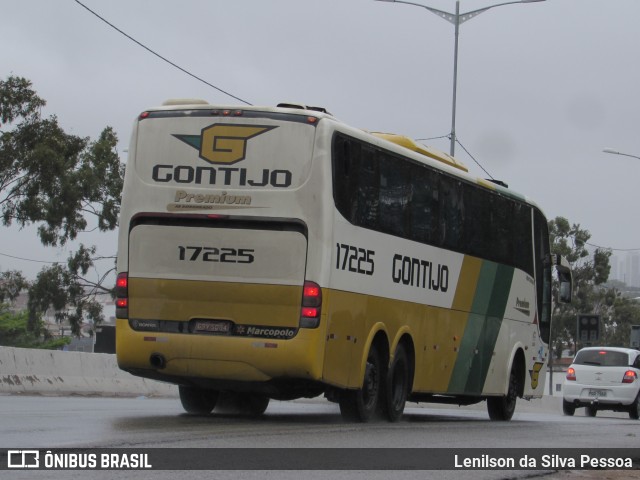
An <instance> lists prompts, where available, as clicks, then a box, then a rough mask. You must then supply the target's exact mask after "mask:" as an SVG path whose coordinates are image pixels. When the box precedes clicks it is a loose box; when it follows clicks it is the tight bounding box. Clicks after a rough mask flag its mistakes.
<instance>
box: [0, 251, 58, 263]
mask: <svg viewBox="0 0 640 480" xmlns="http://www.w3.org/2000/svg"><path fill="white" fill-rule="evenodd" d="M0 256H3V257H8V258H15V259H16V260H24V261H25V262H35V263H50V264H55V263H60V262H49V261H47V260H34V259H32V258H24V257H16V256H14V255H8V254H6V253H0Z"/></svg>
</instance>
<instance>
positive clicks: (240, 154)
mask: <svg viewBox="0 0 640 480" xmlns="http://www.w3.org/2000/svg"><path fill="white" fill-rule="evenodd" d="M274 128H277V126H268V125H232V124H225V123H216V124H213V125H209V126H208V127H205V128H203V129H202V132H201V133H200V135H176V134H174V135H173V136H174V137H176V138H177V139H178V140H182V141H183V142H184V143H186V144H187V145H189V146H191V147H193V148H196V149H198V150H199V151H200V158H202V159H203V160H206V161H207V162H209V163H215V164H224V165H231V164H232V163H236V162H239V161H240V160H244V159H245V157H246V154H247V141H248V140H249V139H251V138H254V137H257V136H258V135H262V134H263V133H265V132H268V131H269V130H273V129H274Z"/></svg>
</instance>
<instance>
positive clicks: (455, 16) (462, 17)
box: [376, 0, 545, 157]
mask: <svg viewBox="0 0 640 480" xmlns="http://www.w3.org/2000/svg"><path fill="white" fill-rule="evenodd" d="M376 1H377V2H389V3H404V4H406V5H414V6H416V7H422V8H426V9H427V10H429V11H430V12H431V13H434V14H436V15H437V16H439V17H440V18H443V19H444V20H446V21H447V22H449V23H452V24H453V25H454V26H455V43H454V50H453V102H452V105H451V134H450V140H451V146H450V149H449V154H450V155H451V156H452V157H453V154H454V153H455V146H456V92H457V88H458V33H459V31H460V25H461V24H463V23H464V22H466V21H468V20H471V19H472V18H474V17H477V16H478V15H480V14H481V13H483V12H486V11H487V10H489V9H491V8H495V7H501V6H502V5H511V4H514V3H534V2H544V1H545V0H518V1H512V2H504V3H497V4H495V5H489V6H488V7H483V8H479V9H477V10H471V11H469V12H464V13H460V0H456V13H449V12H445V11H443V10H438V9H437V8H433V7H428V6H427V5H421V4H419V3H413V2H405V1H404V0H376Z"/></svg>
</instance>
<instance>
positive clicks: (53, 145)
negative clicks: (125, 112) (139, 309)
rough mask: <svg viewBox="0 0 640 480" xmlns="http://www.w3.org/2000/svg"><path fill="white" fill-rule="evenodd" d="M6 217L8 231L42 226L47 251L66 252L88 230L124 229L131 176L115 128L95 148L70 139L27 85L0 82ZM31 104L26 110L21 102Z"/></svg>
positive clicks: (1, 199)
mask: <svg viewBox="0 0 640 480" xmlns="http://www.w3.org/2000/svg"><path fill="white" fill-rule="evenodd" d="M0 92H1V93H0V95H1V97H0V98H1V99H2V104H1V105H0V112H1V114H2V119H3V123H6V122H10V123H12V124H13V128H11V129H9V130H3V131H2V132H1V135H0V212H1V213H2V221H3V223H4V225H7V226H8V225H11V224H12V223H13V222H15V223H17V224H18V225H20V226H25V225H27V224H33V223H38V224H39V227H38V234H39V236H40V239H41V241H42V243H43V244H45V245H54V246H55V245H64V244H65V243H66V242H67V241H68V240H73V239H75V238H76V237H77V235H78V233H79V232H81V231H83V230H84V229H86V228H87V225H88V219H87V215H89V216H92V217H95V218H96V220H97V224H98V228H99V229H100V230H101V231H107V230H113V229H114V228H115V227H116V226H117V219H118V213H119V211H120V190H121V188H122V178H123V174H124V171H123V170H124V169H123V166H122V165H121V164H120V162H119V159H118V155H117V153H116V152H115V147H116V143H117V137H116V135H115V133H114V131H113V129H111V128H110V127H107V128H105V129H104V130H103V132H102V133H101V134H100V137H99V138H98V140H96V141H95V142H90V141H89V139H88V138H81V137H78V136H76V135H70V134H67V133H65V132H64V130H63V129H62V128H61V127H60V125H59V124H58V120H57V118H56V117H55V116H51V117H49V118H46V119H43V118H40V114H39V108H40V107H42V106H43V105H44V104H45V102H44V100H42V99H41V98H39V97H38V96H37V94H36V93H35V92H34V91H32V90H31V83H30V82H28V81H27V80H25V79H21V78H17V77H9V78H8V79H7V80H6V81H0ZM21 102H26V103H21Z"/></svg>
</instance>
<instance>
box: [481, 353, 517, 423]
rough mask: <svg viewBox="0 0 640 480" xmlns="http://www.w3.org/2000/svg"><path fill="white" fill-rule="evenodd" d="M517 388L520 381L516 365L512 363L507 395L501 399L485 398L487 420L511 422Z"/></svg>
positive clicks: (514, 409)
mask: <svg viewBox="0 0 640 480" xmlns="http://www.w3.org/2000/svg"><path fill="white" fill-rule="evenodd" d="M519 386H520V381H519V380H518V374H517V373H516V365H515V363H514V365H513V366H512V367H511V374H510V375H509V390H508V391H507V394H506V395H505V396H502V397H489V398H487V410H488V411H489V418H490V419H491V420H499V421H505V422H506V421H509V420H511V417H513V412H515V411H516V401H517V400H518V391H519Z"/></svg>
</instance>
